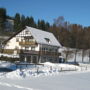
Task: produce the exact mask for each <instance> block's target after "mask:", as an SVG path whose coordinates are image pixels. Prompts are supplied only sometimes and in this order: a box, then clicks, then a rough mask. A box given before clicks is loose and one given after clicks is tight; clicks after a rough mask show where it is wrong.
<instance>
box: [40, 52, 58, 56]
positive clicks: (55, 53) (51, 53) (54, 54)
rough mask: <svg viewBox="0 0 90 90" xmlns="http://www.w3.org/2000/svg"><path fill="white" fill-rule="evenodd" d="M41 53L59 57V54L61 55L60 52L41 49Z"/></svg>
mask: <svg viewBox="0 0 90 90" xmlns="http://www.w3.org/2000/svg"><path fill="white" fill-rule="evenodd" d="M40 55H46V56H53V57H57V56H59V53H58V52H48V51H46V52H45V51H40Z"/></svg>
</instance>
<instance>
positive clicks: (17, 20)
mask: <svg viewBox="0 0 90 90" xmlns="http://www.w3.org/2000/svg"><path fill="white" fill-rule="evenodd" d="M20 28H21V20H20V14H19V13H16V15H15V18H14V31H15V32H17V31H18V30H20Z"/></svg>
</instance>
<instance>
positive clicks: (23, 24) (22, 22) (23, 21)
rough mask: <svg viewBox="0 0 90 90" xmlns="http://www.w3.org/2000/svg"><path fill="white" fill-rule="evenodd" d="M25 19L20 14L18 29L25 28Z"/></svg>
mask: <svg viewBox="0 0 90 90" xmlns="http://www.w3.org/2000/svg"><path fill="white" fill-rule="evenodd" d="M25 21H26V18H25V16H24V15H22V16H21V25H20V26H21V28H20V29H24V28H25V26H26V23H25Z"/></svg>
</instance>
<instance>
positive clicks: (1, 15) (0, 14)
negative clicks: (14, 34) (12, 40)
mask: <svg viewBox="0 0 90 90" xmlns="http://www.w3.org/2000/svg"><path fill="white" fill-rule="evenodd" d="M5 21H6V9H5V8H0V32H4V27H5Z"/></svg>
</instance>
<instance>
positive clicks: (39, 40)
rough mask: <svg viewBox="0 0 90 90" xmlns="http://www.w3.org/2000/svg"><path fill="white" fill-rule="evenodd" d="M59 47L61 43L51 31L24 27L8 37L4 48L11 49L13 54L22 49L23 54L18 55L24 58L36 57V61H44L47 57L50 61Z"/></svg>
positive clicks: (55, 57) (55, 56) (54, 57)
mask: <svg viewBox="0 0 90 90" xmlns="http://www.w3.org/2000/svg"><path fill="white" fill-rule="evenodd" d="M60 47H61V45H60V44H59V42H58V41H57V39H56V38H55V37H54V35H53V34H52V33H49V32H45V31H41V30H38V29H35V28H31V27H26V29H24V30H22V31H20V32H19V33H17V34H16V35H14V36H13V37H12V38H10V39H9V40H8V41H7V43H6V45H5V47H4V49H5V50H8V51H9V50H12V52H13V53H15V54H16V53H18V51H19V53H21V52H20V50H22V51H23V54H20V55H21V56H23V57H24V58H25V57H27V58H28V60H29V58H33V59H35V58H37V60H38V61H37V62H44V61H48V59H50V60H51V61H52V59H57V55H56V53H58V49H59V48H60ZM26 51H28V52H26ZM33 56H34V57H33ZM35 56H36V57H35Z"/></svg>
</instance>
